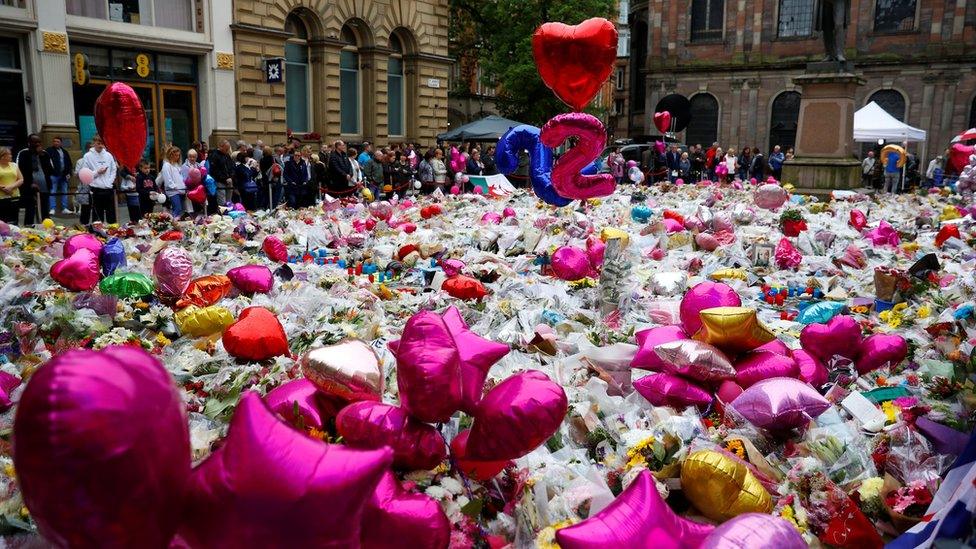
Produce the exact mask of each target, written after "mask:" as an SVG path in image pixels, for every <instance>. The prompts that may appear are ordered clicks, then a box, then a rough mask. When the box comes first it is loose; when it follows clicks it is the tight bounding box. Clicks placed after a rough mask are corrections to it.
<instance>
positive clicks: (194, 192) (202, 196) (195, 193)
mask: <svg viewBox="0 0 976 549" xmlns="http://www.w3.org/2000/svg"><path fill="white" fill-rule="evenodd" d="M186 197H187V198H189V199H190V202H193V203H194V204H203V203H204V202H206V201H207V188H206V187H204V186H203V185H200V186H199V187H197V188H195V189H191V190H189V191H187V193H186Z"/></svg>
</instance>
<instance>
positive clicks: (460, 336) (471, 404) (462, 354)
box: [441, 305, 509, 414]
mask: <svg viewBox="0 0 976 549" xmlns="http://www.w3.org/2000/svg"><path fill="white" fill-rule="evenodd" d="M441 318H442V319H443V320H444V324H445V325H446V326H447V329H448V331H449V332H451V336H452V337H453V338H454V343H455V345H456V346H457V350H458V357H459V358H460V360H461V410H462V411H464V412H466V413H468V414H474V413H475V411H476V409H477V405H478V403H479V402H481V397H482V394H483V393H484V389H485V379H486V378H487V377H488V370H490V369H491V367H492V366H493V365H494V364H495V363H496V362H498V361H499V360H501V359H502V357H504V356H505V355H507V354H508V352H509V348H508V345H503V344H501V343H495V342H494V341H491V340H488V339H485V338H483V337H481V336H479V335H478V334H476V333H474V332H472V331H471V330H470V329H469V328H468V325H467V323H465V322H464V318H462V317H461V312H460V311H459V310H458V309H457V307H454V306H453V305H452V306H451V307H448V309H447V310H446V311H444V314H443V315H442V316H441Z"/></svg>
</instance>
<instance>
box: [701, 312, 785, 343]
mask: <svg viewBox="0 0 976 549" xmlns="http://www.w3.org/2000/svg"><path fill="white" fill-rule="evenodd" d="M699 316H700V317H701V321H702V328H701V330H699V331H698V333H697V334H695V339H697V340H698V341H704V342H705V343H709V344H711V345H714V346H716V347H718V348H720V349H722V350H723V351H725V352H727V353H742V352H745V351H751V350H753V349H755V348H756V347H759V346H760V345H765V344H766V343H769V342H770V341H772V340H774V339H776V336H774V335H773V334H772V332H770V331H769V328H767V327H765V326H763V324H762V323H761V322H759V318H758V317H756V311H755V309H749V308H746V307H714V308H711V309H705V310H703V311H701V312H700V313H699Z"/></svg>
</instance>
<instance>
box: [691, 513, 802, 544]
mask: <svg viewBox="0 0 976 549" xmlns="http://www.w3.org/2000/svg"><path fill="white" fill-rule="evenodd" d="M743 547H748V548H749V549H806V548H807V542H806V541H804V540H803V536H801V535H800V533H799V532H797V530H796V527H794V526H793V525H792V524H790V523H789V522H787V521H786V520H784V519H781V518H780V517H777V516H774V515H767V514H763V513H746V514H744V515H739V516H737V517H735V518H733V519H731V520H728V521H726V522H724V523H722V524H721V525H720V526H719V527H718V528H716V529H715V530H713V531H712V533H711V534H709V536H708V537H707V538H705V541H704V542H702V544H701V545H699V546H698V549H741V548H743Z"/></svg>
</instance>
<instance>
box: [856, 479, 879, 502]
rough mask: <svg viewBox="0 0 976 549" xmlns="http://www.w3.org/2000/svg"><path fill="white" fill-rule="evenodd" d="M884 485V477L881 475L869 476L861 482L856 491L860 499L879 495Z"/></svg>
mask: <svg viewBox="0 0 976 549" xmlns="http://www.w3.org/2000/svg"><path fill="white" fill-rule="evenodd" d="M882 487H884V479H883V478H881V477H871V478H869V479H867V480H865V481H864V482H862V483H861V486H859V487H858V489H857V491H858V492H859V493H860V494H861V501H864V500H868V499H873V498H877V497H881V488H882Z"/></svg>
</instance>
